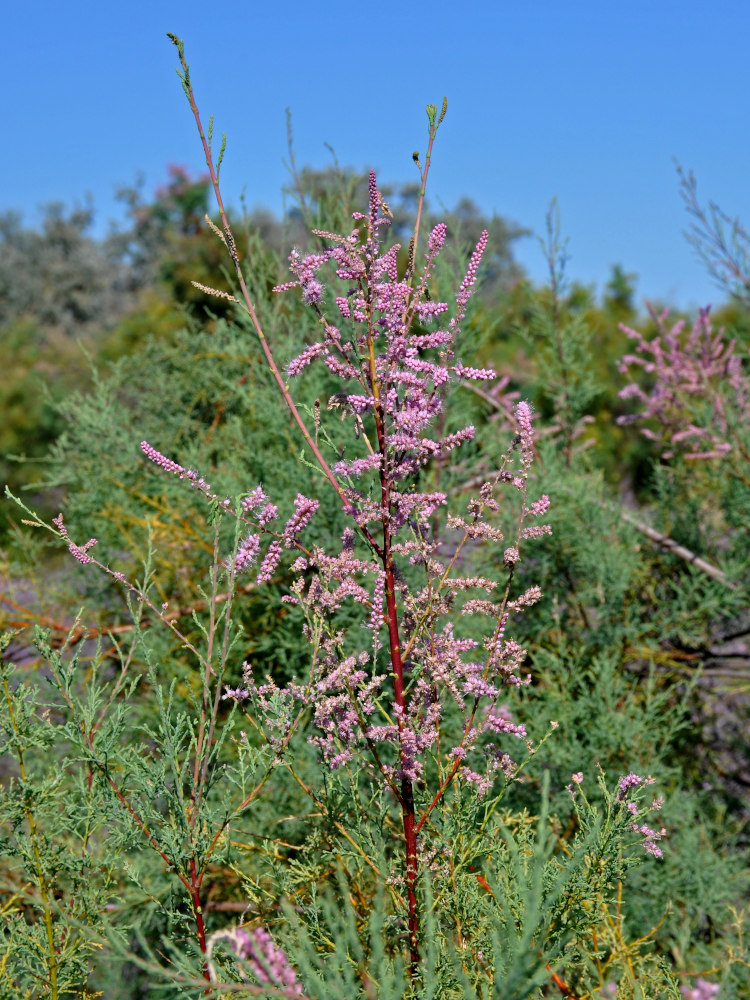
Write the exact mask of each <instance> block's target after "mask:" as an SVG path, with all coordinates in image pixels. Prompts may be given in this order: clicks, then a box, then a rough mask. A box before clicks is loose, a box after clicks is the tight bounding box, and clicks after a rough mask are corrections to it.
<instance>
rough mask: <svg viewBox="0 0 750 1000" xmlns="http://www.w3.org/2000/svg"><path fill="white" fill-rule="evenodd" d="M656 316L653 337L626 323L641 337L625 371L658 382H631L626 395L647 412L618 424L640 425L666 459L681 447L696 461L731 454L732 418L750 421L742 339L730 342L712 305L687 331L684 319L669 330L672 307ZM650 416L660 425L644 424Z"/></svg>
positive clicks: (625, 362) (749, 392)
mask: <svg viewBox="0 0 750 1000" xmlns="http://www.w3.org/2000/svg"><path fill="white" fill-rule="evenodd" d="M651 317H652V319H653V321H654V323H655V324H656V328H657V331H658V332H657V335H656V336H655V337H654V338H653V339H652V340H647V339H646V338H645V337H644V335H643V334H642V333H639V332H638V331H637V330H632V329H630V327H627V326H624V325H621V327H620V328H621V329H622V331H623V332H624V333H626V334H628V336H630V337H633V338H634V339H635V341H636V345H635V354H626V355H625V356H624V357H623V359H622V361H621V362H620V371H621V372H623V373H629V369H630V368H631V367H636V368H640V369H641V370H642V371H643V372H645V373H647V374H648V375H649V376H650V378H651V379H652V380H653V388H651V389H650V390H649V391H646V390H645V389H643V388H642V387H641V386H640V385H638V384H637V383H636V382H631V383H630V384H629V385H626V386H625V388H624V389H622V390H621V391H620V396H621V398H623V399H635V400H637V401H638V403H639V404H640V406H641V410H640V412H639V413H636V414H629V415H626V416H621V417H618V423H619V424H630V423H636V422H638V423H640V424H641V425H642V426H641V432H642V433H643V435H644V436H645V437H647V438H650V439H651V440H653V441H656V442H657V443H658V444H659V445H660V447H661V448H662V457H663V458H665V459H666V458H671V457H672V456H673V455H674V454H675V453H677V452H678V451H679V452H681V453H682V454H684V456H685V458H691V459H696V458H720V457H722V456H724V455H726V454H727V453H728V452H730V451H731V449H732V445H731V442H730V440H729V438H730V429H731V424H732V422H733V421H734V422H738V423H739V424H740V425H741V426H746V425H747V423H748V421H750V385H749V384H748V381H747V376H746V375H745V374H744V373H743V371H742V362H741V359H740V356H739V354H738V353H737V352H736V350H735V348H736V342H735V341H734V340H732V341H729V342H728V343H727V342H726V341H725V339H724V336H723V334H724V331H723V330H718V331H714V330H713V329H712V326H711V320H710V317H709V311H708V309H702V310H701V311H700V313H699V314H698V317H697V318H696V320H695V323H694V324H693V326H692V329H691V330H690V331H689V332H688V333H687V334H685V333H684V330H685V323H684V321H683V320H680V321H679V322H677V323H675V324H674V325H673V326H672V327H671V328H669V329H667V326H666V318H667V312H666V311H665V312H663V313H661V314H660V315H657V314H656V313H655V312H653V311H651ZM701 407H705V408H706V410H705V412H704V413H701ZM696 414H699V416H698V417H696ZM648 420H651V421H654V422H655V423H656V428H655V429H654V428H652V427H649V426H643V422H644V421H648Z"/></svg>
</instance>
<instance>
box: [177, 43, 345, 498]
mask: <svg viewBox="0 0 750 1000" xmlns="http://www.w3.org/2000/svg"><path fill="white" fill-rule="evenodd" d="M168 37H169V38H170V40H171V41H172V43H173V44H174V45H176V46H177V49H178V52H179V57H180V65H181V66H182V70H183V73H184V76H183V77H182V79H183V85H184V89H185V94H186V96H187V99H188V103H189V104H190V110H191V111H192V113H193V117H194V119H195V124H196V126H197V129H198V135H199V136H200V140H201V145H202V146H203V153H204V156H205V158H206V166H207V167H208V172H209V175H210V177H211V185H212V187H213V190H214V196H215V198H216V204H217V207H218V209H219V215H220V216H221V224H222V227H223V229H224V242H225V243H226V246H227V249H228V250H229V255H230V257H231V258H232V263H233V264H234V270H235V274H236V276H237V282H238V284H239V286H240V291H241V293H242V300H243V304H244V307H245V311H246V312H247V315H248V316H249V317H250V321H251V323H252V325H253V329H254V330H255V333H256V335H257V337H258V340H259V341H260V345H261V348H262V350H263V355H264V357H265V359H266V363H267V365H268V367H269V369H270V371H271V374H272V375H273V377H274V381H275V382H276V385H277V386H278V387H279V391H280V392H281V395H282V396H283V397H284V402H285V403H286V405H287V407H288V409H289V412H290V413H291V415H292V417H293V419H294V422H295V423H296V424H297V427H298V428H299V429H300V431H301V433H302V436H303V438H304V439H305V443H306V444H307V446H308V448H309V449H310V451H311V452H312V453H313V455H314V456H315V460H316V462H317V463H318V465H319V466H320V468H321V470H322V472H323V474H324V475H325V477H326V478H327V479H328V481H329V482H330V484H331V486H333V488H334V490H335V491H336V494H337V496H338V497H339V499H340V500H341V502H342V504H343V505H344V506H345V507H349V506H350V504H349V501H348V500H347V499H346V496H345V495H344V492H343V490H342V488H341V485H340V484H339V482H338V480H337V479H336V477H335V476H334V474H333V472H332V470H331V468H330V467H329V465H328V463H327V462H326V460H325V458H324V457H323V454H322V453H321V451H320V449H319V448H318V446H317V444H316V443H315V439H314V438H313V436H312V435H311V434H310V432H309V431H308V429H307V425H306V424H305V421H304V420H303V419H302V416H301V414H300V412H299V410H298V409H297V407H296V405H295V403H294V400H293V399H292V397H291V394H290V392H289V387H288V386H287V384H286V383H285V382H284V379H283V378H282V376H281V372H280V371H279V368H278V365H277V364H276V361H275V359H274V356H273V353H272V352H271V348H270V346H269V343H268V340H267V339H266V335H265V333H264V331H263V328H262V326H261V324H260V320H259V319H258V314H257V312H256V310H255V306H254V305H253V301H252V299H251V298H250V293H249V291H248V288H247V284H246V282H245V276H244V274H243V272H242V266H241V264H240V258H239V254H238V253H237V246H236V244H235V241H234V236H233V235H232V230H231V228H230V226H229V219H228V218H227V213H226V210H225V208H224V200H223V198H222V196H221V189H220V188H219V177H218V173H217V170H216V167H215V166H214V161H213V156H212V152H211V147H210V145H209V142H208V139H207V138H206V135H205V133H204V131H203V124H202V122H201V117H200V114H199V112H198V106H197V104H196V102H195V94H194V93H193V87H192V84H191V83H190V77H189V74H188V65H187V63H186V61H185V55H184V52H183V48H182V42H181V41H179V39H177V38H176V37H175V36H174V35H169V36H168Z"/></svg>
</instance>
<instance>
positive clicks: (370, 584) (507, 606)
mask: <svg viewBox="0 0 750 1000" xmlns="http://www.w3.org/2000/svg"><path fill="white" fill-rule="evenodd" d="M369 194H370V199H369V206H368V211H367V213H355V215H354V219H355V222H356V223H357V224H358V225H357V227H356V228H355V229H354V230H353V231H352V232H351V233H350V234H348V235H337V234H334V233H322V232H318V233H317V235H319V236H321V237H322V238H323V239H324V240H325V241H326V242H327V243H328V244H329V245H328V247H327V248H326V249H324V250H322V251H317V252H315V253H314V254H310V255H309V256H306V257H302V256H301V255H300V254H299V253H298V252H297V251H295V252H293V253H292V254H291V256H290V258H289V263H290V268H291V271H292V274H293V275H294V280H293V281H290V282H287V283H285V284H283V285H279V286H277V289H276V290H277V291H280V292H281V291H287V290H289V289H292V288H300V289H301V290H302V295H303V298H304V299H305V301H307V302H308V303H309V304H310V305H311V306H312V307H313V308H314V309H315V310H316V312H317V314H318V317H319V319H320V321H321V336H320V340H319V341H318V342H316V343H314V344H312V345H310V346H308V347H306V348H305V350H304V351H303V352H302V353H301V354H300V355H298V356H297V357H296V358H295V359H293V360H292V361H291V362H290V364H289V366H288V369H287V371H288V374H289V375H290V376H295V375H298V374H300V373H301V372H302V371H303V370H304V369H305V368H307V366H308V365H310V364H312V363H323V364H325V365H326V366H327V367H328V369H329V370H330V371H331V372H332V373H333V374H335V375H337V376H338V377H339V378H340V379H341V381H342V383H343V391H341V392H339V393H337V394H336V395H335V397H332V404H333V405H335V406H336V407H337V408H341V409H342V410H343V411H344V415H345V416H347V415H349V416H351V417H352V418H353V419H354V420H355V421H357V422H358V423H357V430H358V433H357V435H356V437H357V440H358V441H359V442H360V446H361V448H362V449H363V450H364V452H365V453H364V454H354V455H347V456H345V457H342V458H341V459H340V460H339V461H338V462H337V464H336V465H335V466H334V472H335V474H336V476H337V477H338V479H339V482H340V484H341V495H342V497H343V498H344V499H345V502H346V504H347V505H348V512H349V514H350V515H351V517H352V519H353V521H354V524H355V526H356V528H358V529H359V532H355V531H354V530H352V529H351V528H349V529H347V530H346V531H345V532H344V536H343V538H342V542H341V549H340V551H339V552H338V553H337V554H333V555H331V554H328V553H326V552H324V551H322V550H321V549H319V548H315V547H313V548H312V549H311V551H309V552H307V553H306V554H304V555H302V556H300V557H299V558H298V559H297V561H296V562H295V564H294V570H295V571H296V573H297V574H298V576H297V579H296V582H295V584H294V586H293V593H292V595H291V596H290V597H289V598H288V600H289V601H290V602H292V603H294V604H296V605H298V606H299V607H300V608H301V610H302V611H303V612H304V615H305V618H306V622H307V624H306V626H305V628H306V634H307V636H308V638H309V640H310V642H311V645H312V648H313V665H312V669H311V674H310V678H309V682H308V684H307V686H305V687H304V688H300V687H299V686H295V692H294V693H295V695H296V696H298V697H299V698H300V699H301V700H302V701H304V702H306V703H307V704H309V705H310V706H311V707H312V709H313V717H314V721H315V724H316V727H317V730H318V732H317V734H316V735H314V736H313V737H311V740H312V742H313V743H314V744H315V745H316V746H317V748H318V749H319V752H320V754H321V757H322V758H323V759H324V760H325V761H326V762H327V763H328V764H329V766H330V767H333V768H336V767H340V766H341V765H343V764H345V763H346V762H347V761H349V760H351V759H352V757H353V756H354V755H355V754H356V755H361V756H362V757H363V759H365V760H366V761H369V763H368V764H366V766H371V767H374V768H376V769H379V771H380V773H381V774H382V775H383V776H384V778H385V779H386V780H387V781H388V782H391V783H398V782H401V781H403V780H407V781H409V782H419V781H421V780H423V777H424V761H425V755H426V754H427V753H428V751H432V752H436V748H437V747H438V745H439V744H440V739H439V737H440V725H441V720H442V719H443V717H444V714H445V710H446V705H447V702H448V701H451V702H453V703H454V705H456V706H457V707H458V708H459V710H460V712H461V717H462V718H463V726H462V730H461V733H460V737H459V739H458V740H457V741H456V742H454V743H452V744H449V745H448V746H446V748H445V751H444V752H445V753H446V759H447V762H448V765H449V766H451V767H454V768H455V771H456V772H457V773H459V774H460V775H462V776H463V777H464V778H465V779H466V780H468V781H471V782H473V783H474V784H475V785H476V787H477V788H478V789H479V791H480V792H483V791H486V790H487V788H488V787H489V786H490V785H491V783H492V780H493V776H494V774H495V772H496V771H498V770H499V771H501V772H502V773H503V774H504V775H505V776H506V777H509V776H511V775H512V774H513V773H514V769H515V764H514V762H513V760H512V759H511V757H510V756H509V754H508V753H507V749H508V747H507V741H508V740H509V739H510V740H513V739H516V740H519V739H520V740H522V741H523V743H524V744H525V746H526V748H527V749H528V750H530V749H531V743H530V741H529V740H528V738H527V735H526V731H525V729H524V727H523V726H520V725H516V724H515V723H513V721H512V719H511V718H510V716H509V714H508V713H507V710H506V709H501V708H500V707H499V705H498V702H499V699H500V697H501V694H502V692H503V690H504V688H505V687H506V686H507V685H509V684H510V685H523V684H526V683H528V680H529V678H528V676H526V675H525V674H524V672H523V664H524V660H525V656H526V653H525V650H524V649H522V647H521V646H519V645H518V643H516V642H515V641H514V640H513V639H512V638H510V637H509V636H508V635H507V630H508V627H509V625H510V619H511V615H512V614H513V613H516V612H518V611H520V610H521V609H523V608H524V607H528V606H530V605H532V604H534V603H535V602H536V601H538V600H539V599H540V597H541V593H540V591H539V588H537V587H531V588H529V589H528V590H527V591H526V592H525V593H524V594H522V595H520V596H518V597H516V598H515V599H514V600H512V601H511V600H510V598H509V588H508V575H510V576H512V574H513V571H514V568H515V566H516V564H517V563H518V561H519V559H520V558H521V555H520V548H521V545H522V542H524V541H526V540H527V539H533V538H536V537H539V536H540V535H543V534H547V533H549V531H550V528H549V526H548V525H544V524H537V523H531V522H534V521H536V520H537V519H539V518H541V517H543V516H544V514H546V512H547V510H548V508H549V498H548V497H546V496H542V497H541V498H539V499H537V500H535V501H533V502H529V501H528V500H527V483H528V478H529V472H530V468H531V464H532V461H533V457H534V442H533V429H532V413H531V408H530V407H529V405H528V403H525V402H520V403H518V404H517V406H516V413H515V416H516V422H517V426H518V429H519V432H518V435H517V437H516V439H515V440H514V441H513V443H512V445H511V447H510V449H509V451H508V452H507V454H506V455H504V456H503V457H502V459H501V469H500V472H499V473H498V474H497V475H496V476H495V478H494V479H493V480H492V481H490V482H487V483H485V484H484V485H483V486H482V488H481V490H480V492H479V496H478V497H477V498H475V499H473V500H471V501H469V503H468V505H467V508H466V512H465V513H464V514H462V515H460V516H449V517H448V519H447V526H448V529H449V535H448V536H447V538H446V539H441V544H438V542H437V540H436V539H435V538H433V537H432V532H431V527H432V519H433V517H434V516H435V515H436V512H439V511H440V510H441V509H442V508H444V507H445V506H446V505H447V500H448V498H447V496H446V494H445V493H443V492H441V491H439V490H429V491H427V490H424V489H420V487H419V479H420V476H422V473H421V470H422V469H423V468H424V467H425V466H426V465H427V464H428V463H429V462H430V461H431V460H433V459H435V458H444V457H446V456H449V455H450V454H451V453H452V452H453V451H454V450H455V449H456V448H459V447H461V445H463V444H464V443H465V442H467V441H471V440H472V439H473V437H474V434H475V429H474V427H473V426H471V425H469V426H467V427H464V428H462V429H460V430H458V431H454V432H452V433H437V434H436V433H435V429H436V427H439V426H441V422H440V419H439V418H440V417H441V415H442V413H443V406H444V401H445V391H446V388H447V386H448V385H449V383H451V382H453V381H456V380H460V379H464V380H474V381H483V380H486V379H491V378H494V377H495V373H494V372H493V371H492V370H491V369H479V368H473V367H470V366H468V365H465V364H463V363H462V362H461V361H460V360H455V358H454V346H455V338H456V336H457V334H458V333H459V331H460V326H461V322H462V321H463V319H464V318H465V315H466V309H467V304H468V301H469V297H470V295H471V292H472V289H473V288H474V286H475V284H476V280H477V273H478V269H479V265H480V262H481V259H482V255H483V253H484V251H485V248H486V244H487V234H486V232H485V233H483V234H482V237H481V238H480V240H479V243H478V244H477V247H476V249H475V250H474V253H473V254H472V256H471V260H470V262H469V265H468V269H467V272H466V275H465V277H464V279H463V281H462V283H461V285H460V288H459V290H458V294H457V296H456V302H455V309H454V315H453V317H452V318H451V319H450V321H449V322H448V324H447V325H446V326H445V327H443V328H441V329H434V330H432V331H430V330H429V329H426V328H428V327H429V326H430V324H433V323H438V322H440V319H441V317H442V316H443V315H444V314H446V313H447V312H448V311H449V305H448V303H447V302H436V301H434V300H433V299H431V298H430V297H429V296H428V294H427V287H428V282H429V279H430V276H431V274H432V272H433V269H434V266H435V262H436V259H437V256H438V254H439V253H440V251H441V249H442V247H443V244H444V242H445V238H446V227H445V225H444V224H442V223H441V224H439V225H437V226H436V227H435V228H434V229H433V231H432V233H431V234H430V236H429V238H428V240H427V249H426V252H425V258H424V262H423V269H422V273H421V275H420V276H419V277H418V278H417V276H416V274H415V273H414V272H412V273H411V274H409V272H407V274H406V275H404V276H400V273H399V258H398V251H399V249H400V248H399V246H398V245H395V246H391V247H389V248H387V249H384V248H383V247H382V246H381V240H382V234H383V230H384V228H385V227H386V226H387V225H388V224H389V219H388V218H387V217H386V216H384V215H383V214H382V213H381V204H382V199H381V198H380V195H379V192H378V190H377V185H376V183H375V177H374V174H371V175H370V185H369ZM325 268H328V269H330V270H332V271H333V276H332V278H330V279H329V280H327V281H326V284H335V281H336V280H338V281H341V282H342V283H343V284H344V286H345V287H344V288H342V293H343V294H338V295H334V297H333V299H334V302H335V308H336V311H337V313H338V316H339V319H338V320H337V324H336V325H334V324H333V323H331V322H329V320H328V319H327V318H326V317H325V315H324V313H323V309H322V303H323V293H322V289H323V281H322V280H321V279H320V278H319V277H318V275H319V274H320V272H321V271H322V270H323V269H325ZM373 480H374V483H373ZM506 486H510V488H511V489H515V490H517V491H518V493H519V494H520V496H518V530H517V531H516V532H515V533H514V537H512V538H511V539H509V542H510V543H511V544H510V545H509V546H508V547H507V549H506V555H505V559H504V562H503V570H502V573H501V576H502V579H501V580H490V579H484V578H476V577H472V576H469V575H462V574H461V572H460V571H459V569H460V568H461V567H463V565H464V563H465V562H466V559H467V557H468V554H469V552H470V551H471V549H472V548H473V547H474V546H475V545H476V543H478V542H488V543H490V544H500V543H501V542H502V540H503V537H504V536H503V532H502V531H501V530H500V529H499V528H498V527H497V526H496V525H495V524H494V523H492V521H491V518H492V515H493V514H494V513H495V512H497V511H498V510H499V507H500V503H499V502H498V499H497V492H498V488H501V487H502V488H504V487H506ZM298 500H299V498H298ZM254 502H256V501H254ZM261 502H262V500H261V499H260V497H259V498H258V499H257V504H258V505H260V504H261ZM306 509H307V508H305V510H306ZM299 516H300V517H303V516H306V515H304V513H303V508H302V507H300V508H299ZM376 526H379V528H378V531H380V532H381V533H382V538H383V542H382V545H381V544H380V543H379V542H377V541H376V540H375V538H376V535H375V534H373V532H374V531H375V527H376ZM357 534H359V536H360V537H364V538H365V539H366V541H367V546H368V549H367V551H366V552H363V553H362V554H358V553H357V552H356V545H357ZM448 539H449V545H450V552H449V553H448V554H447V555H446V552H445V545H446V543H447V542H448ZM509 553H512V556H511V555H509ZM249 554H250V555H254V554H255V550H254V549H253V551H252V552H251V553H249ZM240 555H241V556H242V558H243V559H244V558H245V556H244V550H243V549H241V550H240V553H239V554H238V557H239V556H240ZM477 591H480V592H481V593H480V595H479V596H478V595H477V593H476V592H477ZM344 605H347V606H348V607H349V608H350V609H352V611H353V612H354V613H355V614H356V613H359V615H360V619H361V626H362V628H363V629H364V633H363V632H358V630H357V629H349V630H347V632H346V633H344V632H342V631H341V630H340V628H339V627H338V626H337V622H336V614H337V612H338V611H339V610H340V609H341V608H342V607H343V606H344ZM349 613H350V614H351V613H352V612H351V611H350V612H349ZM456 615H458V619H456ZM462 615H471V616H477V615H484V616H485V617H486V619H487V628H486V634H485V637H484V639H483V640H481V641H478V640H476V639H470V638H468V637H466V636H463V635H460V634H459V633H458V631H457V621H458V623H460V619H461V616H462ZM363 634H364V635H367V636H368V638H367V642H366V643H364V644H363V643H362V642H361V641H360V640H359V638H358V636H359V635H363ZM388 654H390V657H389V656H388ZM394 658H395V659H396V660H397V661H398V663H397V664H396V665H394ZM399 670H401V676H400V678H399V681H398V682H397V683H400V685H401V689H400V690H398V691H397V693H396V697H395V698H394V697H393V696H392V695H389V693H388V691H389V684H388V681H389V675H390V676H393V675H394V673H396V674H398V672H399ZM407 688H408V690H407ZM401 691H403V693H401ZM227 694H228V696H230V697H231V696H241V697H245V696H247V695H252V696H253V697H254V698H256V699H258V700H259V701H263V702H265V703H268V701H269V699H275V700H276V703H277V704H278V703H280V700H281V701H283V700H284V699H285V698H287V696H289V694H290V689H285V690H284V691H280V690H279V689H276V688H275V686H274V685H273V682H272V681H270V680H269V681H267V682H265V683H262V684H254V683H253V682H252V677H251V674H250V671H249V669H248V671H246V686H245V687H243V688H240V689H238V690H237V691H236V692H227ZM480 703H482V705H483V707H482V709H481V711H480V710H479V709H480ZM475 749H476V750H481V752H482V754H483V755H484V759H485V766H484V768H483V771H482V773H479V772H478V771H476V770H474V769H473V768H472V766H470V764H469V757H470V754H471V752H472V751H473V750H475Z"/></svg>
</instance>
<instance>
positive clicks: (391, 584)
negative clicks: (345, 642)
mask: <svg viewBox="0 0 750 1000" xmlns="http://www.w3.org/2000/svg"><path fill="white" fill-rule="evenodd" d="M370 356H371V362H372V360H373V353H372V350H371V355H370ZM374 368H375V366H374V364H371V371H372V376H373V395H374V397H375V407H374V410H375V428H376V432H377V436H378V448H379V450H380V454H381V455H382V456H383V463H382V465H381V469H380V492H381V501H380V502H381V510H382V512H383V571H384V573H385V605H386V621H387V624H388V643H389V648H390V656H391V666H392V668H393V693H394V698H395V701H396V705H397V707H398V709H399V717H398V732H399V744H400V748H401V749H400V759H401V769H402V772H404V771H405V769H406V765H407V757H406V752H405V750H404V746H403V739H402V734H403V729H404V718H405V714H406V699H405V697H404V663H403V659H402V656H401V640H400V638H399V631H398V608H397V607H396V580H395V574H394V571H393V549H392V541H391V528H390V510H391V495H390V493H391V490H390V480H389V478H388V465H387V462H386V460H385V458H386V439H385V427H384V423H383V412H382V404H381V401H380V389H379V386H378V383H377V380H376V379H375V371H374ZM401 815H402V818H403V824H404V842H405V848H406V900H407V905H408V909H409V958H410V972H411V976H412V978H413V977H414V976H415V975H416V972H417V968H418V966H419V912H418V910H417V893H416V884H417V831H416V823H415V815H414V787H413V784H412V781H411V778H409V777H407V775H406V774H405V773H404V774H403V775H402V778H401Z"/></svg>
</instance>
